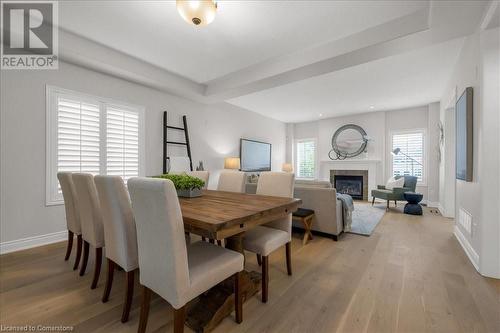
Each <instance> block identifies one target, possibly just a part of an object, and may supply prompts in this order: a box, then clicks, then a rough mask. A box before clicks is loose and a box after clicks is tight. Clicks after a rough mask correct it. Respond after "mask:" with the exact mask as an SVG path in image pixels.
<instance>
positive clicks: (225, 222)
mask: <svg viewBox="0 0 500 333" xmlns="http://www.w3.org/2000/svg"><path fill="white" fill-rule="evenodd" d="M179 203H180V206H181V210H182V216H183V219H184V228H185V230H186V231H187V232H191V233H194V234H197V235H200V236H204V237H208V238H212V239H224V238H228V237H231V236H233V235H236V234H240V233H242V232H245V231H246V230H248V229H251V228H254V227H255V226H257V225H261V224H264V223H267V222H270V221H273V220H276V219H279V218H282V217H285V216H287V215H288V214H290V213H293V212H294V211H296V210H297V208H298V206H299V205H300V204H301V203H302V200H300V199H295V198H286V197H274V196H266V195H258V194H246V193H233V192H223V191H212V190H204V191H203V195H202V196H200V197H197V198H179Z"/></svg>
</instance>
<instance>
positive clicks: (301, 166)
mask: <svg viewBox="0 0 500 333" xmlns="http://www.w3.org/2000/svg"><path fill="white" fill-rule="evenodd" d="M296 149H297V150H296V156H297V160H296V170H297V178H315V176H316V140H314V139H303V140H297V142H296Z"/></svg>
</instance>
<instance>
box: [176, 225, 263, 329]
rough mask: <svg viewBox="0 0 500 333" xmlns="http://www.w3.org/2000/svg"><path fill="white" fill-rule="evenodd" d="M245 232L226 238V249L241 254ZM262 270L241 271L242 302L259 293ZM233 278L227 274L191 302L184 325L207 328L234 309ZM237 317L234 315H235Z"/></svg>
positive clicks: (210, 327)
mask: <svg viewBox="0 0 500 333" xmlns="http://www.w3.org/2000/svg"><path fill="white" fill-rule="evenodd" d="M244 239H245V233H244V232H243V233H239V234H237V235H234V236H231V237H228V238H226V249H230V250H233V251H237V252H240V253H242V254H243V255H244V247H243V240H244ZM261 281H262V274H261V273H260V272H255V271H245V270H244V271H243V272H242V274H241V280H240V282H241V284H240V286H239V287H240V288H241V291H242V294H243V302H245V301H246V300H248V299H249V298H250V297H252V296H253V295H255V294H256V293H258V292H259V291H260V289H261ZM234 300H235V297H234V278H233V277H231V278H228V279H226V280H224V281H223V282H221V283H219V284H218V285H217V286H215V287H213V288H212V289H210V290H209V291H207V292H206V293H204V294H203V295H201V296H200V297H198V298H197V299H196V300H194V301H193V302H190V304H189V306H188V310H187V316H186V325H187V326H188V327H189V328H191V329H192V330H193V331H195V332H204V333H207V332H210V331H212V330H213V329H214V328H215V327H217V325H218V324H219V323H220V322H221V321H222V320H223V319H224V318H226V317H227V316H230V315H231V313H232V312H233V311H234V309H235V307H234V306H235V302H234ZM235 320H237V318H236V319H235Z"/></svg>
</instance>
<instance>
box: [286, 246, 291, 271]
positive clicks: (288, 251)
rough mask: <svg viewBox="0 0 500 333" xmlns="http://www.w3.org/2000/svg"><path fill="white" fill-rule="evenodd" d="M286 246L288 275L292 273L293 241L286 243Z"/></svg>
mask: <svg viewBox="0 0 500 333" xmlns="http://www.w3.org/2000/svg"><path fill="white" fill-rule="evenodd" d="M285 248H286V271H287V273H288V275H292V242H288V243H286V245H285Z"/></svg>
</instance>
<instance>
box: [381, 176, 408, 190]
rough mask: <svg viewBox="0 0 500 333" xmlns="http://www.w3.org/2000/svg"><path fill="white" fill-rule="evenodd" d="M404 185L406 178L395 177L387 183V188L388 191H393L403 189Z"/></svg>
mask: <svg viewBox="0 0 500 333" xmlns="http://www.w3.org/2000/svg"><path fill="white" fill-rule="evenodd" d="M404 185H405V178H404V177H401V178H399V179H396V178H395V177H391V178H389V180H388V181H387V184H386V185H385V188H386V189H388V190H393V189H394V188H395V187H403V186H404Z"/></svg>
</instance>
